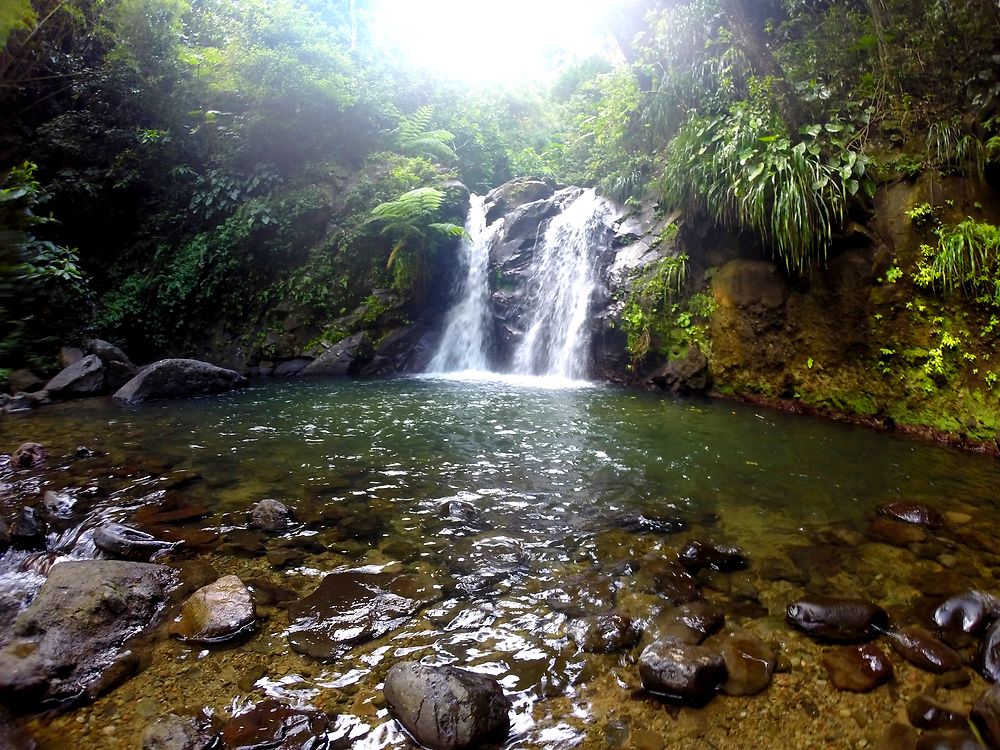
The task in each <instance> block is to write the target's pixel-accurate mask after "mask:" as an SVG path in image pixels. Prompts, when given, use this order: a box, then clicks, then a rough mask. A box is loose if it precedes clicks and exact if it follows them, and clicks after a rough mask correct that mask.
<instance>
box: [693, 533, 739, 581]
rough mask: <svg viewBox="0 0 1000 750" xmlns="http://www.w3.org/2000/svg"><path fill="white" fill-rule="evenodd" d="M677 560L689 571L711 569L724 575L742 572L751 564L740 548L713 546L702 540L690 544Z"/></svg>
mask: <svg viewBox="0 0 1000 750" xmlns="http://www.w3.org/2000/svg"><path fill="white" fill-rule="evenodd" d="M677 559H678V561H679V562H680V564H681V565H683V566H684V567H685V568H687V569H688V570H693V571H698V570H702V569H703V568H711V569H712V570H719V571H722V572H724V573H725V572H729V571H732V570H741V569H743V568H745V567H747V565H749V563H750V561H749V559H748V558H747V556H746V553H745V552H744V551H743V550H741V549H740V548H739V547H731V546H728V545H722V544H712V543H711V542H704V541H702V540H700V539H695V540H693V541H691V542H688V543H687V545H685V547H684V549H682V550H681V551H680V552H679V553H678V554H677Z"/></svg>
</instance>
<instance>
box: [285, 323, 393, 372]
mask: <svg viewBox="0 0 1000 750" xmlns="http://www.w3.org/2000/svg"><path fill="white" fill-rule="evenodd" d="M374 355H375V347H374V346H373V345H372V340H371V338H370V337H369V336H368V332H367V331H360V332H359V333H355V334H353V335H351V336H348V337H347V338H345V339H341V340H340V341H338V342H337V343H336V344H334V345H333V346H331V347H330V348H329V349H327V350H326V351H325V352H323V354H321V355H320V356H319V357H317V358H316V359H315V360H313V361H312V362H310V363H309V364H308V365H306V367H305V369H303V370H302V373H301V374H302V375H307V376H308V375H328V376H344V375H356V374H357V373H358V372H360V370H361V368H362V367H364V366H365V365H366V364H368V363H369V362H370V361H371V359H372V357H373V356H374Z"/></svg>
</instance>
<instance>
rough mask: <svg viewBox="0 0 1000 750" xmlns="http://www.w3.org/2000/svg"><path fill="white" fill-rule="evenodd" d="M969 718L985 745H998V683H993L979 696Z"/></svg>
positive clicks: (999, 701)
mask: <svg viewBox="0 0 1000 750" xmlns="http://www.w3.org/2000/svg"><path fill="white" fill-rule="evenodd" d="M969 718H970V719H971V720H972V723H973V724H974V725H975V726H976V729H978V730H979V734H980V735H981V736H982V738H983V740H984V741H985V742H986V744H987V746H989V747H1000V685H993V686H992V687H990V688H988V689H987V690H985V691H984V692H983V694H982V695H981V696H979V700H977V701H976V702H975V704H974V705H973V706H972V712H971V713H970V714H969Z"/></svg>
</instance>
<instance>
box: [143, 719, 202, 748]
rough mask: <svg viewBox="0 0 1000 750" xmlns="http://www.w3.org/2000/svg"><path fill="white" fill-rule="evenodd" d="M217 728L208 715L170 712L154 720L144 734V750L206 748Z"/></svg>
mask: <svg viewBox="0 0 1000 750" xmlns="http://www.w3.org/2000/svg"><path fill="white" fill-rule="evenodd" d="M215 737H216V730H215V729H214V728H213V727H212V723H211V720H210V719H209V718H208V717H207V716H204V715H202V716H178V715H177V714H168V715H167V716H165V717H163V718H162V719H159V720H157V721H154V722H153V723H152V724H151V725H150V726H149V727H148V728H147V729H146V731H145V733H144V734H143V736H142V750H206V748H209V747H211V746H212V745H213V744H214V743H215Z"/></svg>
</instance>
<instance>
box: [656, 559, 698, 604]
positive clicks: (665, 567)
mask: <svg viewBox="0 0 1000 750" xmlns="http://www.w3.org/2000/svg"><path fill="white" fill-rule="evenodd" d="M641 572H642V574H643V575H644V576H648V577H649V578H650V579H652V584H653V586H652V587H653V589H654V590H655V591H656V592H657V593H658V594H662V595H663V596H664V597H665V598H667V599H668V600H669V601H670V602H671V603H672V604H683V603H685V602H692V601H695V600H696V599H699V598H701V589H700V588H699V587H698V582H697V581H695V579H694V577H693V576H692V575H691V574H690V573H688V572H687V571H686V570H684V568H683V567H681V565H680V564H679V563H678V562H677V561H676V560H666V559H663V558H661V559H658V560H651V561H649V562H643V564H642V569H641Z"/></svg>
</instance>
